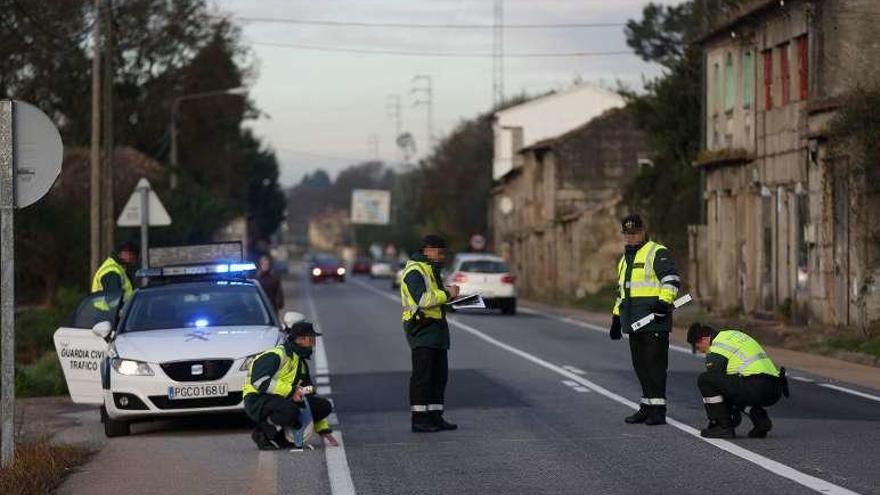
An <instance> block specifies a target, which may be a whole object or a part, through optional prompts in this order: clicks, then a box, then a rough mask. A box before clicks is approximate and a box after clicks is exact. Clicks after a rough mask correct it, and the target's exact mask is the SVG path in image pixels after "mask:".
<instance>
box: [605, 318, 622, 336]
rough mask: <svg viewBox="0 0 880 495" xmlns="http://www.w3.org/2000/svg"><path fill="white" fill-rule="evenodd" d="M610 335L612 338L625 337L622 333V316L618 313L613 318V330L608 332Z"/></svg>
mask: <svg viewBox="0 0 880 495" xmlns="http://www.w3.org/2000/svg"><path fill="white" fill-rule="evenodd" d="M608 336H609V337H611V340H620V338H621V337H623V334H621V333H620V317H619V316H617V315H614V318H612V319H611V330H610V331H609V332H608Z"/></svg>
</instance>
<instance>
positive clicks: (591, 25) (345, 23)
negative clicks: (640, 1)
mask: <svg viewBox="0 0 880 495" xmlns="http://www.w3.org/2000/svg"><path fill="white" fill-rule="evenodd" d="M234 19H237V20H240V21H246V22H267V23H274V24H299V25H305V26H340V27H364V28H403V29H494V28H495V25H494V24H417V23H416V24H411V23H400V22H358V21H318V20H311V19H283V18H275V17H239V16H236V17H234ZM625 25H626V23H623V22H578V23H560V24H505V25H503V26H501V27H502V28H503V29H591V28H610V27H623V26H625Z"/></svg>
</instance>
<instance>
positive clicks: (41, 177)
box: [13, 101, 64, 208]
mask: <svg viewBox="0 0 880 495" xmlns="http://www.w3.org/2000/svg"><path fill="white" fill-rule="evenodd" d="M13 103H14V107H13V119H14V121H15V126H14V127H13V129H14V138H13V139H14V142H13V149H14V151H15V161H14V163H15V206H16V207H18V208H24V207H26V206H30V205H32V204H34V203H36V202H37V201H38V200H39V199H40V198H42V197H43V196H45V195H46V193H48V192H49V189H52V184H54V183H55V181H56V180H57V179H58V175H59V174H61V161H62V159H63V157H64V145H63V144H62V143H61V135H60V134H59V133H58V128H57V127H55V124H53V123H52V121H51V120H50V119H49V117H47V116H46V114H44V113H43V112H42V111H41V110H40V109H39V108H37V107H35V106H33V105H31V104H29V103H25V102H23V101H15V102H13Z"/></svg>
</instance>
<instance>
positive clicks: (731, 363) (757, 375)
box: [687, 323, 788, 438]
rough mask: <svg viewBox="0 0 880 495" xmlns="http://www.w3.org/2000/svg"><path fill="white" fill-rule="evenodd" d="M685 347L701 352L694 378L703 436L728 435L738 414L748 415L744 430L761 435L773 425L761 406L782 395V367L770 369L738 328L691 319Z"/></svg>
mask: <svg viewBox="0 0 880 495" xmlns="http://www.w3.org/2000/svg"><path fill="white" fill-rule="evenodd" d="M687 341H688V343H690V344H691V350H692V351H694V352H696V351H699V352H703V353H706V371H705V372H703V373H701V374H700V376H699V377H698V378H697V386H698V387H699V388H700V394H701V395H702V396H703V404H704V405H705V407H706V415H707V416H708V417H709V425H708V426H707V427H706V428H704V429H703V430H702V431H700V435H702V436H704V437H708V438H734V437H735V436H736V432H735V428H736V427H737V426H738V425H739V422H740V420H741V418H742V416H741V414H740V411H742V412H743V413H745V414H746V415H747V416H748V417H749V419H751V420H752V429H751V430H750V431H749V436H750V437H752V438H764V437H766V436H767V433H768V432H769V431H770V429H771V428H772V427H773V422H772V421H770V416H769V415H768V414H767V411H766V409H764V408H765V407H769V406H772V405H773V404H776V402H778V401H779V398H780V397H781V396H782V395H785V396H786V397H788V383H787V381H786V379H785V368H779V369H778V370H777V369H776V366H775V365H774V364H773V361H772V360H771V359H770V356H768V355H767V353H766V352H764V349H763V348H762V347H761V344H759V343H758V341H756V340H755V339H753V338H752V337H750V336H749V335H747V334H746V333H744V332H740V331H739V330H722V331H720V332H717V331H716V330H715V329H714V328H712V327H710V326H707V325H701V324H700V323H694V324H693V325H691V326H690V328H689V329H688V334H687Z"/></svg>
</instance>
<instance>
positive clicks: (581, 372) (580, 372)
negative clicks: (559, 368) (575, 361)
mask: <svg viewBox="0 0 880 495" xmlns="http://www.w3.org/2000/svg"><path fill="white" fill-rule="evenodd" d="M563 368H565V369H567V370H568V371H571V372H572V373H576V374H578V375H586V374H587V372H586V371H584V370H582V369H580V368H575V367H574V366H571V365H565V366H563Z"/></svg>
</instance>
